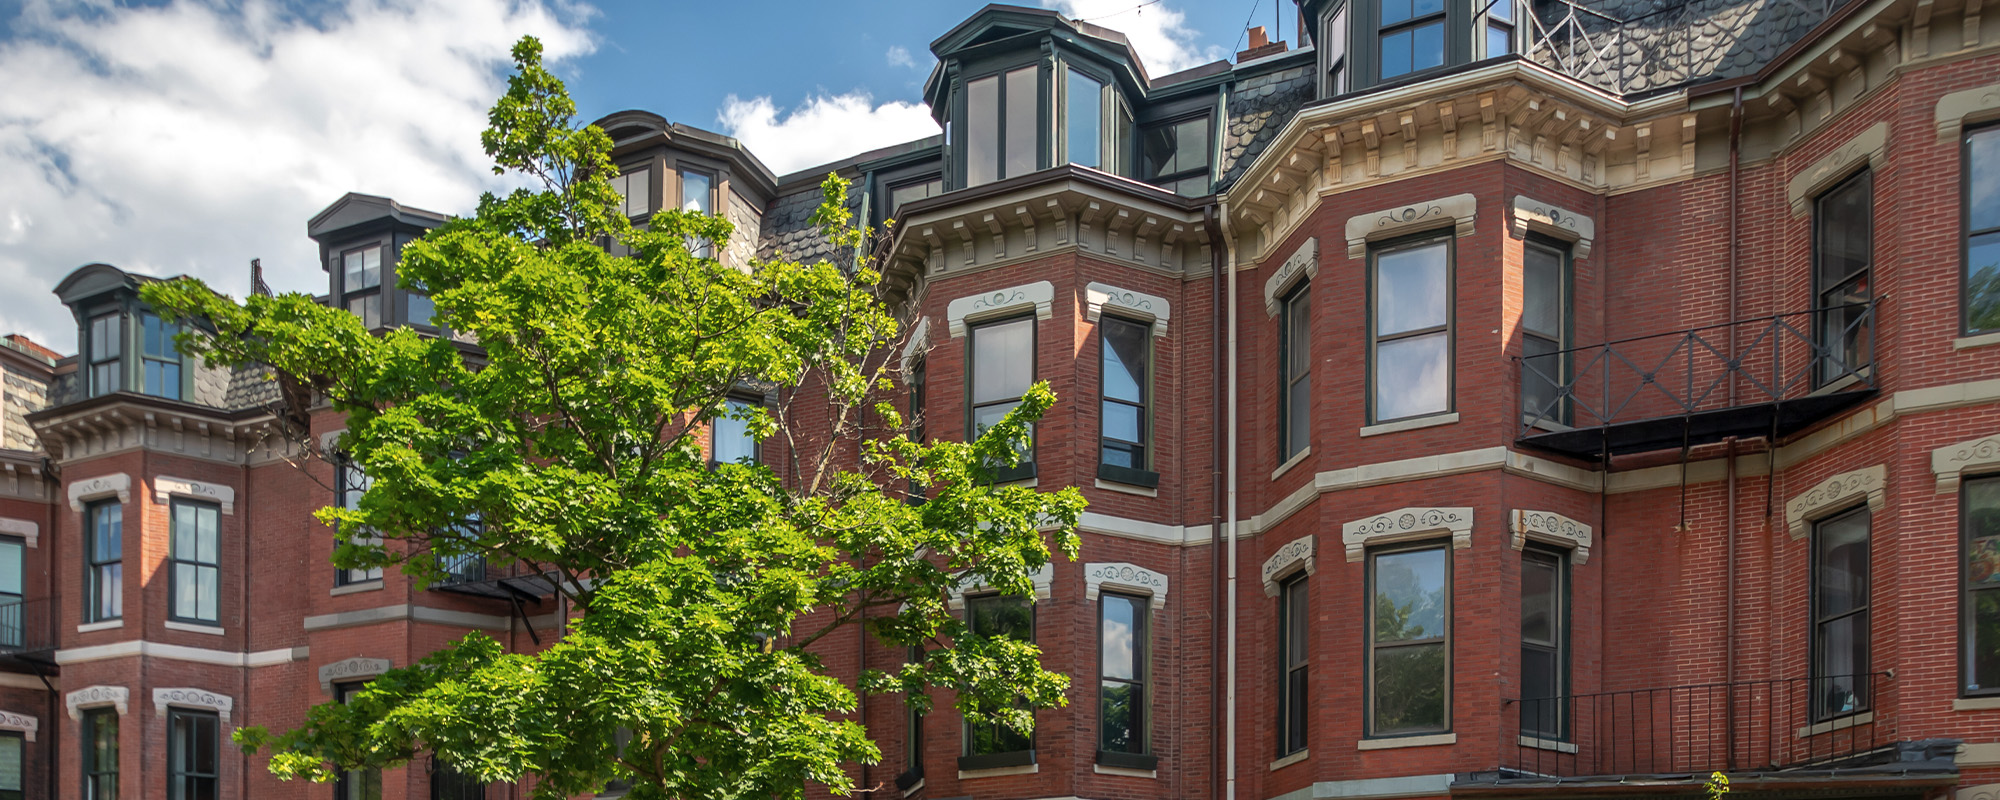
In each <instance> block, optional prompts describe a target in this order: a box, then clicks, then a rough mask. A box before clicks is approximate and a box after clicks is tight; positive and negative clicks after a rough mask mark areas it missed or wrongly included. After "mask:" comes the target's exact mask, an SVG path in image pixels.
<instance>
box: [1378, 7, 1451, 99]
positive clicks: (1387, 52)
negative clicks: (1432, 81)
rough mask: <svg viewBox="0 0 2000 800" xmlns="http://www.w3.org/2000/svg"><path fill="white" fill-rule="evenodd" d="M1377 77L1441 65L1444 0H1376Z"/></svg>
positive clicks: (1383, 78) (1400, 74) (1392, 76)
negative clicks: (1379, 58) (1378, 25)
mask: <svg viewBox="0 0 2000 800" xmlns="http://www.w3.org/2000/svg"><path fill="white" fill-rule="evenodd" d="M1379 2H1380V3H1381V6H1380V9H1381V16H1380V20H1381V31H1380V36H1381V43H1382V46H1381V54H1382V62H1381V63H1382V69H1381V79H1382V80H1385V81H1386V80H1389V79H1391V78H1396V77H1400V76H1403V75H1408V74H1410V73H1413V72H1422V71H1424V70H1427V69H1431V68H1433V67H1441V66H1444V39H1445V36H1444V23H1445V3H1444V0H1379Z"/></svg>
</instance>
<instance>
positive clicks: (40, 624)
mask: <svg viewBox="0 0 2000 800" xmlns="http://www.w3.org/2000/svg"><path fill="white" fill-rule="evenodd" d="M55 620H56V607H55V598H53V597H40V598H35V599H32V600H22V599H19V598H8V599H0V656H14V655H28V654H34V653H46V652H49V651H52V650H55V649H56V625H55Z"/></svg>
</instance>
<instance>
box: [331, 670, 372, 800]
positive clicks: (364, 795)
mask: <svg viewBox="0 0 2000 800" xmlns="http://www.w3.org/2000/svg"><path fill="white" fill-rule="evenodd" d="M366 688H368V681H346V682H342V683H336V684H334V685H333V702H335V703H339V704H341V705H347V704H348V703H349V702H352V701H353V700H354V694H355V693H356V692H359V691H361V690H362V689H366ZM357 781H358V782H359V785H357V784H356V782H357ZM333 800H382V770H380V769H376V768H369V769H343V770H338V771H336V772H335V773H334V776H333Z"/></svg>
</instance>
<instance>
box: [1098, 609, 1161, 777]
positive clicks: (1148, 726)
mask: <svg viewBox="0 0 2000 800" xmlns="http://www.w3.org/2000/svg"><path fill="white" fill-rule="evenodd" d="M1097 598H1098V606H1097V698H1098V699H1097V748H1096V749H1097V763H1099V764H1102V765H1104V766H1107V767H1116V768H1122V769H1138V770H1152V769H1158V768H1159V764H1160V758H1159V756H1158V755H1156V754H1154V753H1153V744H1152V739H1153V737H1152V722H1153V720H1152V714H1151V713H1150V712H1151V710H1152V707H1151V702H1152V695H1151V694H1150V693H1149V692H1148V691H1147V690H1148V688H1149V687H1150V686H1151V684H1152V675H1151V670H1150V669H1149V667H1151V666H1152V665H1151V663H1150V662H1151V659H1152V653H1153V647H1152V644H1153V642H1152V635H1153V632H1152V625H1153V621H1152V610H1153V598H1151V597H1148V596H1146V595H1142V594H1136V593H1131V592H1115V591H1109V590H1106V591H1102V592H1099V593H1098V595H1097ZM1108 599H1115V600H1116V601H1118V602H1124V603H1130V604H1131V607H1132V673H1133V677H1132V678H1130V679H1125V678H1113V677H1111V675H1110V674H1109V673H1107V672H1106V671H1105V668H1104V650H1105V647H1106V645H1107V639H1106V636H1107V633H1106V630H1107V628H1106V623H1105V615H1106V613H1107V610H1108V609H1109V605H1108V604H1107V602H1106V601H1107V600H1108ZM1110 683H1120V684H1124V685H1126V686H1129V687H1133V691H1132V694H1133V695H1134V699H1133V701H1132V716H1133V718H1134V719H1135V720H1136V722H1134V724H1133V728H1135V729H1136V730H1137V731H1138V737H1139V742H1138V746H1137V748H1136V749H1134V750H1108V749H1106V748H1105V744H1106V742H1105V737H1106V736H1107V735H1108V734H1109V731H1108V729H1107V728H1106V727H1105V724H1104V723H1105V720H1106V719H1107V718H1108V717H1109V716H1110V715H1109V714H1108V713H1106V706H1107V705H1108V704H1109V702H1110V701H1109V700H1108V699H1107V695H1106V693H1105V691H1104V689H1105V685H1106V684H1110Z"/></svg>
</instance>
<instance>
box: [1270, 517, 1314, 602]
mask: <svg viewBox="0 0 2000 800" xmlns="http://www.w3.org/2000/svg"><path fill="white" fill-rule="evenodd" d="M1317 542H1318V540H1317V539H1316V538H1314V537H1313V535H1312V534H1310V533H1308V534H1306V535H1304V536H1301V537H1299V538H1297V539H1293V540H1291V541H1289V542H1286V543H1285V546H1284V547H1280V548H1278V552H1275V553H1272V554H1271V557H1270V558H1267V559H1264V567H1263V569H1262V570H1260V571H1259V572H1260V574H1261V576H1262V577H1263V579H1264V594H1266V595H1269V596H1271V597H1277V596H1278V582H1279V581H1282V580H1284V579H1286V578H1289V577H1291V576H1292V573H1295V572H1298V571H1299V570H1305V573H1306V574H1307V575H1311V574H1313V570H1314V564H1313V560H1314V559H1313V555H1314V554H1313V551H1314V549H1316V548H1317V546H1318V545H1317Z"/></svg>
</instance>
